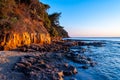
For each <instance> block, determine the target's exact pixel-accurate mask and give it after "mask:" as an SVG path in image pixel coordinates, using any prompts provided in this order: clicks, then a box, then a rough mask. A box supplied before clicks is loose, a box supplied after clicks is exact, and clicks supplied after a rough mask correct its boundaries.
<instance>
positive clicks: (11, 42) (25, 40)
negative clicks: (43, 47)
mask: <svg viewBox="0 0 120 80" xmlns="http://www.w3.org/2000/svg"><path fill="white" fill-rule="evenodd" d="M31 43H35V44H44V43H45V44H50V43H51V38H50V36H49V34H44V33H28V32H24V33H22V34H20V33H14V34H7V35H6V36H4V40H3V41H2V42H1V44H0V45H1V46H3V47H4V50H10V49H14V48H17V47H19V46H23V45H30V44H31Z"/></svg>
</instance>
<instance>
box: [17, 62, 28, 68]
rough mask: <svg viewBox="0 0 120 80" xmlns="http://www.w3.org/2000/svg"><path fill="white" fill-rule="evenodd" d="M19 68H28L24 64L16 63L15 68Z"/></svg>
mask: <svg viewBox="0 0 120 80" xmlns="http://www.w3.org/2000/svg"><path fill="white" fill-rule="evenodd" d="M18 67H20V68H25V67H26V66H25V65H24V64H22V63H16V66H15V68H18Z"/></svg>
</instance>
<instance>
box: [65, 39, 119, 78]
mask: <svg viewBox="0 0 120 80" xmlns="http://www.w3.org/2000/svg"><path fill="white" fill-rule="evenodd" d="M71 39H73V40H82V41H85V42H91V41H94V42H95V41H100V42H104V43H106V44H104V46H102V47H94V46H90V47H89V48H88V47H86V46H83V47H84V48H86V49H87V50H88V51H87V52H85V55H86V56H89V57H91V58H92V59H93V60H94V61H96V62H97V63H98V64H97V65H96V66H95V67H90V68H89V69H81V68H79V66H80V64H78V63H74V62H70V64H73V65H75V66H76V67H77V69H78V74H77V75H73V76H72V77H74V78H76V79H77V80H120V38H71ZM69 78H70V77H69ZM69 78H66V80H67V79H69Z"/></svg>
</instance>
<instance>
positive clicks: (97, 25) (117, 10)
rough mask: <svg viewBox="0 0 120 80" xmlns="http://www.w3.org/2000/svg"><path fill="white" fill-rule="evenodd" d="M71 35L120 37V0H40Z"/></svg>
mask: <svg viewBox="0 0 120 80" xmlns="http://www.w3.org/2000/svg"><path fill="white" fill-rule="evenodd" d="M41 1H42V2H43V3H46V4H49V5H50V6H51V8H50V9H49V10H48V12H49V13H54V12H56V11H57V12H61V13H62V15H61V17H60V24H61V25H62V26H64V28H65V30H67V31H68V33H69V35H70V36H71V37H120V0H41Z"/></svg>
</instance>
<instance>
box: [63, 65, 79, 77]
mask: <svg viewBox="0 0 120 80" xmlns="http://www.w3.org/2000/svg"><path fill="white" fill-rule="evenodd" d="M63 73H64V75H65V76H70V75H73V74H76V73H77V69H76V68H75V67H73V66H69V67H68V68H65V70H63Z"/></svg>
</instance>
